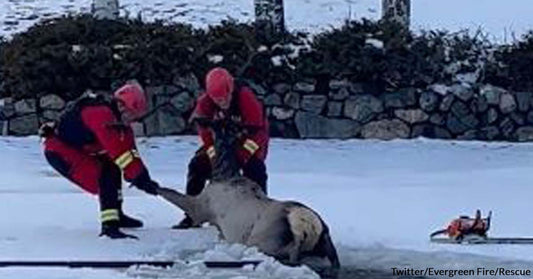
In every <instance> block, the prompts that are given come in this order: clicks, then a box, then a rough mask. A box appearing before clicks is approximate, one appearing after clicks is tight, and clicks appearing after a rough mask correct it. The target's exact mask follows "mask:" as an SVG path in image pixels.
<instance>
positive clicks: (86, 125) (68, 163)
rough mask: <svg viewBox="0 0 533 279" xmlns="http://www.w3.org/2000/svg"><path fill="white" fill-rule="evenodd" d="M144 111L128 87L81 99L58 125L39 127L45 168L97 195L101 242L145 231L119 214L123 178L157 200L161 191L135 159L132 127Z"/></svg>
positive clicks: (139, 92) (136, 89) (140, 94)
mask: <svg viewBox="0 0 533 279" xmlns="http://www.w3.org/2000/svg"><path fill="white" fill-rule="evenodd" d="M146 110H147V102H146V96H145V92H144V90H143V89H142V87H141V86H140V85H139V84H138V83H136V82H128V83H126V84H125V85H124V86H122V87H121V88H119V89H118V90H117V91H116V92H115V93H114V94H113V97H107V96H103V95H96V94H92V93H85V94H84V95H82V96H81V97H80V98H79V99H77V100H76V101H75V102H73V103H72V104H70V105H69V106H68V107H67V108H66V109H65V111H64V112H63V114H62V115H61V117H60V118H59V120H58V121H57V122H55V123H47V124H45V125H43V127H41V130H40V134H41V136H42V137H43V138H44V143H43V145H44V155H45V157H46V160H47V161H48V163H49V164H50V165H51V166H52V167H53V168H54V169H55V170H57V171H58V172H59V173H60V174H61V175H63V176H64V177H66V178H67V179H69V180H70V181H72V182H73V183H74V184H76V185H78V186H79V187H81V188H82V189H83V190H85V191H86V192H89V193H90V194H93V195H98V198H99V201H100V215H101V216H100V217H101V222H102V231H101V234H100V235H101V236H107V237H110V238H113V239H114V238H128V237H129V238H136V237H135V236H133V235H128V234H125V233H123V232H122V231H121V230H120V228H138V227H142V226H143V223H142V222H141V221H139V220H137V219H134V218H132V217H129V216H127V215H126V214H125V213H124V212H123V211H122V195H121V187H122V174H123V175H124V178H125V180H126V181H128V182H131V183H132V184H133V185H134V186H136V187H137V188H138V189H141V190H143V191H145V192H146V193H148V194H151V195H156V192H157V188H158V187H159V185H158V183H157V182H155V181H153V180H152V179H151V178H150V175H149V173H148V170H147V168H146V166H145V165H144V163H143V162H142V160H141V157H140V156H139V152H138V151H137V148H136V146H135V138H134V134H133V130H132V128H131V126H130V123H131V122H133V121H135V120H136V119H139V118H140V117H141V116H143V115H144V114H145V113H146Z"/></svg>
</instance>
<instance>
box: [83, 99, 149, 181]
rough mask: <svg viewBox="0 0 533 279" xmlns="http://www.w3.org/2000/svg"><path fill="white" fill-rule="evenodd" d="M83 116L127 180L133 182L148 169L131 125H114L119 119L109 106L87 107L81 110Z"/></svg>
mask: <svg viewBox="0 0 533 279" xmlns="http://www.w3.org/2000/svg"><path fill="white" fill-rule="evenodd" d="M81 118H82V121H83V123H84V124H85V125H87V128H89V129H90V130H91V131H92V132H93V133H94V134H95V136H96V138H97V140H98V142H99V143H100V145H102V147H103V148H104V149H105V150H106V151H107V154H108V156H109V157H110V158H111V160H113V162H115V164H117V165H118V166H119V167H120V168H121V169H122V170H123V172H124V178H125V179H126V180H127V181H130V182H131V180H134V179H135V178H137V176H139V175H140V174H141V173H142V172H143V171H144V170H146V168H145V166H144V164H143V162H142V160H141V158H140V156H139V152H138V151H137V148H136V146H135V138H134V135H133V130H132V129H131V127H130V126H121V127H117V126H114V125H113V124H114V123H115V124H116V123H118V120H117V119H116V117H115V116H114V114H113V112H112V111H111V109H110V108H109V107H107V106H91V107H86V108H84V109H83V110H82V112H81Z"/></svg>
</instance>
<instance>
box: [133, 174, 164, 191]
mask: <svg viewBox="0 0 533 279" xmlns="http://www.w3.org/2000/svg"><path fill="white" fill-rule="evenodd" d="M131 184H132V185H133V186H135V187H136V188H137V189H139V190H143V191H145V192H146V193H148V194H151V195H157V189H158V188H159V184H158V183H157V182H155V181H153V180H152V179H151V178H150V175H149V174H148V171H147V170H143V172H141V174H139V175H138V176H137V177H136V178H135V179H134V180H132V181H131Z"/></svg>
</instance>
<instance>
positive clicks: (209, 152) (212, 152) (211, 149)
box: [206, 146, 216, 158]
mask: <svg viewBox="0 0 533 279" xmlns="http://www.w3.org/2000/svg"><path fill="white" fill-rule="evenodd" d="M206 153H207V156H209V158H213V157H215V155H216V151H215V147H214V146H210V147H209V148H208V149H207V151H206Z"/></svg>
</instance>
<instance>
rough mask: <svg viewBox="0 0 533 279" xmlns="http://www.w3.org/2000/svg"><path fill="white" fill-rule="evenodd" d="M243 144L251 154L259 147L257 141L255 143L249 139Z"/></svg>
mask: <svg viewBox="0 0 533 279" xmlns="http://www.w3.org/2000/svg"><path fill="white" fill-rule="evenodd" d="M243 146H244V148H245V149H246V150H248V152H250V153H252V154H254V153H255V152H256V151H257V150H258V149H259V145H257V143H255V141H253V140H251V139H247V140H245V141H244V145H243Z"/></svg>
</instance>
